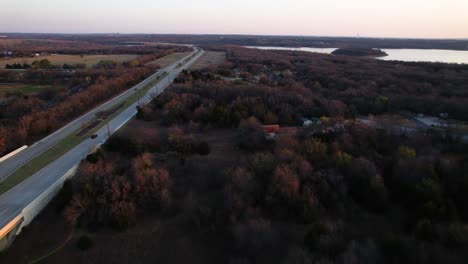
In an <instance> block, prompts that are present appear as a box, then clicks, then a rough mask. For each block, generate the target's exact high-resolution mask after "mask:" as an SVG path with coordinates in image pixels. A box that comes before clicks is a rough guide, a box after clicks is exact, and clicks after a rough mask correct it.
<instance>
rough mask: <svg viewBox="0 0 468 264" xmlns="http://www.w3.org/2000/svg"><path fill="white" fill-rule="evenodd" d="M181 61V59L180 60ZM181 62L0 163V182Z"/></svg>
mask: <svg viewBox="0 0 468 264" xmlns="http://www.w3.org/2000/svg"><path fill="white" fill-rule="evenodd" d="M182 60H183V59H182ZM182 60H180V61H178V62H176V63H174V64H173V65H171V66H169V67H168V68H166V69H162V70H160V71H158V72H156V73H154V74H153V75H151V76H150V77H148V78H147V79H145V80H144V81H142V82H141V83H139V84H137V85H136V86H134V87H132V88H131V89H128V90H127V91H125V92H123V93H122V94H120V95H118V96H116V97H114V98H112V99H111V100H109V101H107V102H105V103H103V104H102V105H100V106H98V107H96V108H95V109H93V110H91V111H90V112H88V113H86V114H84V115H82V116H81V117H79V118H77V119H75V120H74V121H72V122H70V123H69V124H67V125H66V126H64V127H62V128H61V129H59V130H57V131H55V132H54V133H52V134H51V135H49V136H47V137H45V138H43V139H42V140H39V141H38V142H36V143H34V144H33V145H31V146H30V147H28V148H27V149H25V150H23V151H21V152H20V153H18V154H16V155H15V156H13V157H11V158H9V159H7V160H5V161H3V162H0V182H2V181H3V180H5V179H6V178H7V177H8V176H10V175H11V174H12V173H13V172H15V171H16V170H17V169H19V168H20V167H21V166H23V165H24V164H26V163H28V162H29V161H31V160H32V159H34V158H36V157H37V156H39V155H41V154H42V153H44V152H45V151H47V150H49V149H50V148H51V147H53V146H55V145H56V144H57V143H58V142H60V141H61V140H62V139H64V138H66V137H67V136H69V135H70V134H71V133H73V132H75V131H77V130H78V129H79V128H80V127H81V125H82V124H83V123H86V122H89V121H91V120H93V119H94V117H95V114H96V113H97V112H100V111H103V110H106V109H109V108H111V107H113V106H115V105H118V104H119V103H120V102H122V100H123V99H125V98H128V97H129V96H132V95H133V94H134V93H136V92H138V90H139V89H140V88H143V87H145V86H146V85H147V84H148V83H150V82H152V81H153V80H155V79H156V78H157V77H158V76H159V75H161V74H162V73H163V72H164V70H166V71H167V70H168V69H169V70H170V69H174V67H175V66H176V65H177V64H178V63H179V62H181V61H182Z"/></svg>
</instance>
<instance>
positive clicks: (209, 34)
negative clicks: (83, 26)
mask: <svg viewBox="0 0 468 264" xmlns="http://www.w3.org/2000/svg"><path fill="white" fill-rule="evenodd" d="M9 34H23V35H34V34H36V35H170V36H246V37H248V36H255V37H303V38H354V39H360V38H362V39H412V40H468V37H460V38H448V37H426V38H425V37H372V36H350V35H348V36H346V35H289V34H284V35H283V34H277V35H275V34H242V33H227V34H223V33H119V32H86V33H73V32H71V33H64V32H55V33H52V32H0V36H2V35H3V36H7V35H9Z"/></svg>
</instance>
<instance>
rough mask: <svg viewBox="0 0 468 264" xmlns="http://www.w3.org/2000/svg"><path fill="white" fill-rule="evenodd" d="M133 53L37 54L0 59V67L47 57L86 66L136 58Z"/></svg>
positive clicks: (61, 62) (53, 60)
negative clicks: (105, 61)
mask: <svg viewBox="0 0 468 264" xmlns="http://www.w3.org/2000/svg"><path fill="white" fill-rule="evenodd" d="M137 57H138V55H135V54H115V55H62V54H57V55H48V56H37V57H22V58H10V59H1V60H0V69H3V68H5V66H6V65H7V64H14V63H21V64H23V63H27V64H32V63H33V62H34V61H37V60H43V59H48V60H49V61H50V62H51V63H52V64H53V65H63V64H79V63H84V64H86V67H87V68H90V67H92V66H94V65H96V64H97V63H98V62H100V61H102V60H112V61H115V62H125V61H130V60H133V59H135V58H137Z"/></svg>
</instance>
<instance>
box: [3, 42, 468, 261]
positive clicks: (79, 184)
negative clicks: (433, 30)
mask: <svg viewBox="0 0 468 264" xmlns="http://www.w3.org/2000/svg"><path fill="white" fill-rule="evenodd" d="M217 49H218V50H224V51H226V54H227V62H226V63H225V64H223V65H219V66H213V67H209V68H207V69H204V70H194V71H184V72H183V73H182V74H181V75H180V76H179V77H178V78H177V79H176V80H175V84H173V85H172V86H171V87H170V88H169V89H167V90H166V91H165V92H164V93H163V94H162V95H161V96H160V97H158V98H156V99H155V100H154V101H153V102H152V103H150V104H149V105H146V106H145V107H143V108H140V109H138V114H137V120H134V121H132V123H131V125H130V126H129V128H126V129H124V130H123V131H121V133H118V134H117V135H115V136H113V137H112V138H111V139H110V140H109V141H108V142H107V143H106V144H105V145H104V146H103V148H102V149H99V150H98V151H97V152H95V153H93V154H90V155H89V156H88V157H87V159H86V160H85V161H83V163H82V164H81V166H80V168H79V171H78V174H77V175H76V177H75V178H74V179H73V180H72V181H71V182H68V183H67V184H65V187H64V189H63V190H62V192H61V193H60V194H59V196H58V197H57V199H56V200H55V201H54V203H53V207H54V208H57V209H58V211H59V212H61V214H63V216H64V217H63V218H62V219H65V220H62V221H66V222H67V223H68V225H69V226H71V227H70V228H72V229H73V230H81V231H80V234H81V235H80V236H77V237H76V238H75V241H77V244H76V245H77V246H78V248H79V249H81V250H83V251H86V252H88V253H86V254H83V255H81V253H80V251H78V249H75V250H73V248H74V245H75V244H70V245H68V246H67V250H65V251H62V252H59V253H57V256H56V258H55V259H54V256H52V257H51V259H50V261H51V263H55V262H54V260H57V261H58V260H60V259H61V257H65V256H67V257H69V259H70V261H71V263H74V261H75V260H76V261H77V262H78V259H80V260H83V261H84V260H90V259H95V260H99V259H101V260H102V259H106V260H112V261H115V262H119V263H131V262H132V261H135V260H138V261H140V262H142V263H150V262H151V261H153V260H155V259H158V260H160V259H161V258H160V257H161V254H162V255H164V252H165V251H171V250H169V249H167V248H165V247H164V245H166V244H168V245H173V246H178V248H177V250H176V251H178V250H179V249H181V250H182V249H183V250H185V251H187V252H192V251H196V250H199V251H201V252H206V256H205V258H203V257H200V256H199V255H196V254H195V255H196V256H197V257H199V258H197V259H192V260H193V261H194V262H195V263H220V262H222V263H233V264H234V263H243V264H244V263H466V260H467V259H468V255H467V252H468V251H467V249H468V227H467V223H468V210H467V208H466V203H467V202H468V196H467V192H466V189H467V188H468V166H467V164H468V146H467V145H466V144H463V143H461V142H459V141H458V140H457V139H455V138H451V137H446V136H445V135H444V133H443V132H441V131H440V130H428V131H425V132H415V133H411V134H390V133H387V131H385V130H379V129H376V128H374V127H371V126H366V125H364V124H362V123H359V122H355V121H354V119H352V117H353V116H354V115H356V114H367V113H373V114H379V113H386V112H389V111H395V112H398V111H402V110H405V111H415V112H426V113H432V112H431V111H432V110H431V107H434V108H436V109H437V110H435V111H447V112H449V113H450V115H452V116H456V117H459V118H466V111H463V110H464V109H465V108H464V107H463V104H464V103H466V100H467V99H466V95H467V91H468V88H467V87H466V78H467V75H466V72H467V70H468V69H467V68H466V66H457V65H443V64H418V63H396V62H382V61H375V60H371V59H358V58H348V57H343V58H342V57H334V56H329V55H319V54H306V53H297V52H271V51H258V50H250V49H243V48H236V47H218V48H217ZM440 78H441V79H443V80H444V82H441V81H436V80H438V79H440ZM421 83H424V84H423V85H422V84H421ZM403 98H405V99H403ZM410 101H411V103H408V102H410ZM427 104H429V106H428V105H427ZM314 116H315V117H320V121H321V123H320V124H316V125H312V126H302V122H301V118H303V117H314ZM275 124H279V125H280V127H281V128H280V130H279V131H278V134H277V135H276V137H274V138H273V140H272V139H271V138H268V137H266V135H265V128H264V127H263V126H264V125H275ZM156 219H157V220H156ZM55 221H56V220H55ZM153 222H154V223H156V222H157V223H167V224H162V225H163V226H162V227H161V229H163V230H166V229H167V230H172V229H176V230H181V231H180V232H182V233H183V234H180V233H177V234H179V235H180V236H183V237H184V239H183V241H184V242H183V243H182V242H181V243H182V244H177V243H175V242H173V241H174V240H175V241H178V240H177V239H178V238H177V237H176V235H171V234H172V233H170V231H166V232H169V233H167V234H166V233H164V234H166V235H164V236H163V238H164V240H163V241H161V243H156V242H154V241H160V240H158V237H159V235H157V234H159V233H157V232H159V231H152V232H156V233H151V235H148V234H147V233H148V232H146V231H145V232H144V234H141V235H139V236H138V243H139V246H138V249H135V251H131V252H127V253H125V254H124V253H123V252H122V251H113V253H112V254H111V252H108V251H100V250H99V248H104V247H105V246H106V244H112V245H113V246H114V247H119V245H117V244H113V242H112V241H114V235H112V234H119V237H120V239H121V241H119V244H121V245H122V247H127V246H129V245H130V244H129V243H134V242H135V241H133V242H132V241H128V243H127V239H122V238H123V237H126V236H129V237H133V239H136V238H135V232H137V227H138V226H139V225H143V226H145V227H147V226H152V225H151V224H149V223H153ZM36 228H39V226H36ZM112 230H114V231H112ZM113 232H114V233H113ZM33 234H34V231H31V232H30V233H28V232H26V234H25V235H24V236H25V237H24V239H28V238H29V239H32V237H33ZM109 234H111V235H109ZM202 237H203V238H202ZM94 239H96V240H97V241H98V242H94ZM19 240H20V242H18V243H19V244H21V237H20V238H19ZM192 240H193V241H195V242H193V243H192V244H190V243H189V241H192ZM24 241H26V240H24ZM28 241H29V240H28ZM207 241H208V242H207ZM195 245H196V246H195ZM213 248H216V250H215V251H216V252H214V251H213ZM15 252H16V251H15V245H13V249H12V251H11V252H10V253H8V254H6V255H5V258H7V259H8V258H14V257H15ZM143 252H144V253H143ZM61 254H62V255H61ZM67 254H70V255H67ZM190 254H191V253H190ZM180 255H181V254H175V255H173V256H172V257H171V258H169V259H164V258H162V259H163V260H166V261H165V262H170V263H185V262H184V261H187V259H184V258H183V256H180ZM182 255H184V254H182ZM70 256H76V257H73V258H70ZM189 256H191V255H189ZM207 256H209V257H207ZM176 259H177V260H178V261H176ZM181 259H183V261H182V260H181ZM163 262H164V261H163ZM57 263H58V262H57Z"/></svg>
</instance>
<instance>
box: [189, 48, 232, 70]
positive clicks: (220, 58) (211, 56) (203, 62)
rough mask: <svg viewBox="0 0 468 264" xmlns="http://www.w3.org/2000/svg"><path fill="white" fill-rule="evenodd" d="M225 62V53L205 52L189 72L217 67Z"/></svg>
mask: <svg viewBox="0 0 468 264" xmlns="http://www.w3.org/2000/svg"><path fill="white" fill-rule="evenodd" d="M225 62H226V53H225V52H222V51H207V52H205V54H203V56H201V58H200V59H198V60H197V61H196V62H195V63H194V64H192V66H190V68H189V70H200V69H203V68H206V67H208V66H211V65H219V64H223V63H225Z"/></svg>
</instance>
